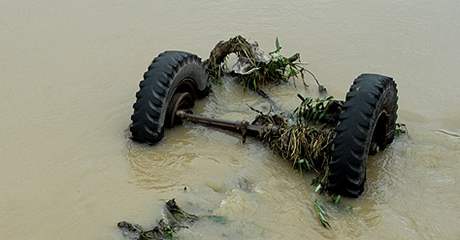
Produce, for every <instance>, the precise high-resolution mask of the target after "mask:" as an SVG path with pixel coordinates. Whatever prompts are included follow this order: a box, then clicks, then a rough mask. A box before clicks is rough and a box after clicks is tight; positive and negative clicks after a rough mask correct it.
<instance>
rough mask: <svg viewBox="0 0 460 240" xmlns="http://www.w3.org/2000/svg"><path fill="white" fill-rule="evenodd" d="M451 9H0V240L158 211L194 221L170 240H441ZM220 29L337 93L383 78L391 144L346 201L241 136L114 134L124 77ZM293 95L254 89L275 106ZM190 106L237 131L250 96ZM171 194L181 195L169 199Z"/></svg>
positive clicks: (131, 93)
mask: <svg viewBox="0 0 460 240" xmlns="http://www.w3.org/2000/svg"><path fill="white" fill-rule="evenodd" d="M459 12H460V2H459V1H454V0H451V1H447V0H446V1H426V0H420V1H401V0H390V1H388V0H385V1H384V0H377V1H356V0H350V1H339V0H328V1H320V0H292V1H242V0H228V1H210V0H195V1H176V0H157V1H147V0H136V1H126V0H110V1H109V0H100V1H89V0H79V1H58V0H42V1H6V0H0V97H1V101H0V163H1V164H0V166H1V167H0V235H1V238H2V239H9V240H12V239H18V240H19V239H66V240H72V239H123V237H122V236H121V234H120V233H119V231H118V230H117V228H116V225H115V224H116V223H117V222H118V221H120V220H127V221H131V222H136V223H140V224H142V225H144V226H147V227H150V226H153V225H154V224H155V223H156V221H158V220H159V219H160V218H161V211H160V208H161V206H162V205H163V204H164V202H165V201H166V200H168V199H171V198H176V199H177V201H178V203H179V204H181V205H183V206H184V208H185V209H187V210H188V211H190V212H193V213H197V214H217V215H222V216H225V217H226V218H227V219H228V221H227V222H226V223H225V224H220V223H214V222H201V223H199V224H198V225H196V226H194V227H193V228H191V229H188V230H184V231H181V233H180V238H181V239H452V240H454V239H459V238H460V229H459V228H458V226H459V224H460V211H459V209H460V201H459V199H460V187H459V186H458V184H459V183H460V178H459V176H460V161H459V156H460V139H459V138H455V137H453V136H449V135H446V134H443V133H440V132H438V131H437V130H439V129H444V130H448V131H453V132H459V131H460V108H459V104H460V81H459V79H458V68H459V66H460V48H459V46H458V39H460V15H459V14H458V13H459ZM235 34H243V35H245V36H246V37H248V38H250V39H253V40H258V41H259V44H260V45H261V47H262V48H263V49H266V50H272V49H273V48H274V46H273V43H274V39H275V38H276V37H277V36H279V38H280V41H281V44H282V45H283V46H284V48H283V51H284V52H285V53H286V54H292V53H295V52H297V51H298V52H300V53H301V55H302V59H303V61H305V62H307V63H309V66H308V68H309V69H310V70H312V71H313V72H315V73H316V74H317V76H318V77H319V79H320V80H321V81H322V83H323V84H324V85H326V86H327V87H328V89H329V92H330V93H331V94H333V95H335V96H337V97H339V98H343V96H344V95H345V93H346V91H347V89H348V88H349V86H350V84H351V82H352V80H353V79H354V78H355V77H356V76H358V75H359V74H360V73H361V72H376V73H382V74H387V75H390V76H393V77H394V78H395V80H396V82H397V83H398V89H399V96H400V98H399V119H398V121H400V122H404V123H406V124H407V125H408V128H409V132H410V134H409V136H404V137H401V138H398V139H397V140H396V141H395V142H394V143H393V144H392V145H391V146H390V147H389V148H388V149H387V150H386V151H385V152H383V153H379V154H377V155H376V156H374V157H372V158H371V159H370V161H369V162H370V163H369V166H368V168H369V169H368V181H367V183H366V190H365V192H364V194H363V196H362V197H361V198H359V199H355V200H350V199H346V200H345V201H343V202H342V203H341V204H340V205H339V206H334V205H332V204H327V203H326V206H327V208H328V210H329V214H330V217H331V219H330V222H331V225H332V229H331V230H327V229H324V228H323V227H322V226H321V225H320V224H319V222H318V219H317V217H316V215H315V211H314V209H313V203H314V201H315V199H317V198H320V197H319V196H318V195H316V194H315V193H313V189H312V187H311V186H310V182H311V180H312V179H313V177H314V175H312V174H304V175H302V174H300V173H299V172H297V171H295V170H293V169H292V168H291V166H290V164H289V163H287V162H285V161H283V160H282V159H280V158H279V157H278V156H276V155H275V154H273V153H272V152H271V151H270V150H269V149H268V148H267V147H265V146H263V145H262V144H260V143H259V142H257V141H256V140H254V139H249V140H248V142H247V143H246V144H242V143H241V139H240V138H239V137H238V136H237V135H234V134H230V133H227V132H222V131H215V130H210V129H206V128H204V127H200V126H194V125H191V124H186V125H184V126H181V127H177V128H175V129H173V130H171V131H168V132H167V133H166V137H165V139H164V141H162V142H161V143H160V144H158V145H156V146H154V147H150V146H144V145H138V144H136V143H133V142H132V141H131V140H130V139H129V131H128V126H129V124H130V115H131V113H132V104H133V103H134V101H135V92H136V91H137V89H138V83H139V81H140V79H141V77H142V73H143V72H144V71H145V69H146V67H147V66H148V64H149V63H150V61H151V60H152V58H153V57H154V56H156V55H157V54H159V53H160V52H162V51H163V50H166V49H181V50H187V51H191V52H194V53H196V54H198V55H200V56H202V57H203V58H206V57H207V56H208V54H209V51H210V49H211V48H212V47H213V46H214V44H215V43H216V42H217V41H219V40H223V39H228V38H229V37H231V36H233V35H235ZM309 82H310V83H311V88H310V89H309V90H305V89H304V88H303V87H299V86H300V85H297V88H296V87H294V86H293V85H283V86H281V87H279V88H273V89H270V91H269V92H270V94H272V95H273V96H274V98H275V100H276V101H278V102H282V104H283V107H284V108H286V110H289V109H291V108H292V107H293V106H295V104H296V103H297V102H298V100H297V99H296V97H295V95H296V94H297V93H302V94H304V95H314V94H315V92H316V91H315V88H314V85H313V82H312V81H310V80H309ZM198 105H199V106H198V107H197V111H198V112H199V113H201V114H204V115H207V116H215V117H221V118H226V119H251V118H252V117H253V116H254V113H253V112H251V111H248V105H250V106H255V107H259V108H264V107H266V106H267V105H266V102H264V101H263V100H262V99H260V98H259V97H257V96H255V95H252V94H250V93H248V92H243V91H242V89H241V88H240V87H239V86H237V85H235V84H232V83H231V82H228V83H226V84H224V85H222V86H219V87H216V88H215V89H214V93H213V94H212V95H211V96H209V97H208V98H207V99H206V100H204V101H201V102H200V103H199V104H198ZM185 187H186V188H187V190H186V191H184V188H185Z"/></svg>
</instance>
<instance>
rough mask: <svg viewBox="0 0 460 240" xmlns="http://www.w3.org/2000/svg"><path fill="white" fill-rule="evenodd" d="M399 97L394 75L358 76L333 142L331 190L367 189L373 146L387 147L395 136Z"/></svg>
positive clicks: (347, 193)
mask: <svg viewBox="0 0 460 240" xmlns="http://www.w3.org/2000/svg"><path fill="white" fill-rule="evenodd" d="M397 101H398V97H397V89H396V84H395V82H394V81H393V79H392V78H390V77H386V76H382V75H377V74H362V75H360V76H359V77H358V78H356V79H355V81H354V82H353V85H352V86H351V87H350V90H349V92H348V93H347V96H346V100H345V104H344V110H343V111H342V113H341V114H340V117H339V122H338V124H337V127H336V136H335V138H334V141H333V143H332V144H333V145H332V157H331V161H330V163H329V177H328V189H329V191H330V192H333V193H337V194H340V195H343V196H348V197H358V196H360V195H361V193H362V192H363V191H364V183H365V181H366V165H367V164H366V162H367V158H368V155H369V151H370V148H371V147H372V146H378V148H376V149H384V148H385V147H386V146H387V145H388V144H390V143H391V142H392V141H393V139H394V131H395V124H396V118H397V115H396V111H397V108H398V106H397Z"/></svg>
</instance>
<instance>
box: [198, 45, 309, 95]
mask: <svg viewBox="0 0 460 240" xmlns="http://www.w3.org/2000/svg"><path fill="white" fill-rule="evenodd" d="M281 49H282V47H281V45H280V43H279V40H278V38H277V39H276V41H275V50H274V51H272V52H270V53H269V54H268V55H266V54H264V52H263V51H261V50H260V49H259V46H258V44H257V42H254V43H250V42H248V41H247V40H246V39H245V38H244V37H242V36H236V37H233V38H231V39H229V40H228V41H220V42H219V43H217V45H216V46H215V47H214V49H213V50H212V51H211V54H210V56H209V59H208V60H206V62H205V64H206V65H207V69H208V72H209V74H210V77H211V79H212V80H213V81H214V82H218V81H220V80H221V78H222V76H223V75H224V74H225V72H226V70H227V71H228V66H225V60H226V58H227V57H228V56H229V55H230V54H236V56H237V58H238V64H239V65H240V66H241V71H238V72H232V73H231V74H232V75H233V76H234V77H236V79H237V80H238V81H239V82H240V83H241V85H243V86H244V87H245V88H249V89H251V90H254V91H257V90H259V89H260V88H261V87H263V86H266V85H268V84H279V83H282V82H288V81H290V80H292V81H295V80H294V79H299V78H300V79H302V81H303V83H304V85H307V84H306V83H305V81H304V73H305V72H306V71H307V70H306V69H305V68H304V67H303V65H304V64H303V63H302V62H301V60H300V54H299V53H296V54H294V55H292V56H291V57H286V56H284V55H282V54H281ZM230 70H231V69H230ZM308 72H309V71H308ZM309 73H310V74H311V72H309Z"/></svg>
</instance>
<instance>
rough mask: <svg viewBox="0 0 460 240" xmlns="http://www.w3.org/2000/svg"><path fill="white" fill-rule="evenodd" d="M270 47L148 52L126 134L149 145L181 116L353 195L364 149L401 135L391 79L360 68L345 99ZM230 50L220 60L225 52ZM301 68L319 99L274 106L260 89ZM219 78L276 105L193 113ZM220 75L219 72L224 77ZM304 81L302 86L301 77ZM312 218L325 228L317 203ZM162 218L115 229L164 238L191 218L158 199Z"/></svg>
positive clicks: (358, 189)
mask: <svg viewBox="0 0 460 240" xmlns="http://www.w3.org/2000/svg"><path fill="white" fill-rule="evenodd" d="M275 47H276V49H275V50H274V51H272V52H270V53H269V54H265V53H264V52H263V51H262V50H261V49H260V48H259V46H258V44H257V43H256V42H254V43H250V42H248V41H247V40H246V39H245V38H243V37H241V36H236V37H234V38H231V39H229V40H228V41H221V42H219V43H217V45H216V46H215V48H214V49H213V50H212V51H211V54H210V56H209V59H207V60H206V61H204V62H203V61H201V59H200V58H199V57H198V56H196V55H194V54H191V53H187V52H182V51H166V52H163V53H161V54H160V55H159V56H158V57H156V58H155V59H154V60H153V62H152V63H151V65H150V66H149V67H148V70H147V72H145V73H144V79H143V80H142V81H141V82H140V84H139V87H140V90H139V91H138V92H137V93H136V103H135V104H134V106H133V107H134V113H133V115H132V116H131V120H132V124H131V126H130V131H131V134H132V139H133V140H134V141H137V142H140V143H148V144H155V143H157V142H159V141H160V140H161V139H162V138H163V136H164V134H165V128H173V127H175V126H177V125H179V124H181V123H182V122H184V121H187V122H192V123H196V124H201V125H205V126H210V127H213V128H218V129H223V130H228V131H232V132H235V133H239V134H241V136H242V138H243V142H244V141H245V139H246V137H247V136H251V137H255V138H258V139H260V140H261V141H262V142H264V143H266V144H267V145H268V146H269V147H270V148H271V149H272V150H273V151H274V152H276V153H278V154H279V155H280V156H281V157H282V158H284V159H286V160H288V161H290V162H292V165H293V166H294V167H296V168H298V169H300V170H301V171H302V170H313V171H314V172H316V173H317V175H318V176H317V178H316V179H315V180H314V183H315V185H316V186H317V187H316V191H319V190H321V191H322V192H328V193H330V195H331V196H333V197H335V201H336V202H337V200H339V199H340V196H347V197H355V198H356V197H359V196H360V195H361V194H362V192H363V190H364V183H365V181H366V165H367V164H366V162H367V159H368V155H369V154H375V153H377V152H378V151H381V150H383V149H385V148H386V147H387V146H388V145H389V144H390V143H391V142H392V141H393V139H394V138H395V135H397V134H399V133H404V132H405V129H404V125H403V124H397V123H396V118H397V109H398V106H397V101H398V97H397V89H396V84H395V82H394V81H393V79H392V78H391V77H387V76H383V75H379V74H370V73H367V74H361V75H359V76H358V77H357V78H356V79H355V80H354V81H353V83H352V85H351V87H350V89H349V91H348V93H347V95H346V97H345V100H343V101H342V100H336V99H334V98H333V97H331V96H327V91H326V88H325V87H324V86H322V85H321V84H320V83H319V81H318V79H317V78H316V77H315V75H314V74H313V73H312V72H310V71H308V70H307V69H306V68H304V67H303V64H302V63H301V62H300V54H298V53H296V54H294V55H292V56H291V57H285V56H283V55H282V54H281V49H282V47H281V46H280V44H279V41H278V39H277V40H276V44H275ZM231 55H233V56H234V57H235V56H236V58H237V61H236V63H234V64H233V66H230V67H229V66H228V64H227V63H226V60H227V59H228V58H229V56H231ZM304 73H307V74H309V75H311V76H312V77H313V79H314V80H315V81H316V84H317V85H318V90H319V93H320V96H321V97H320V98H318V99H312V98H308V97H303V96H301V95H298V98H299V99H300V104H299V106H298V107H297V108H296V109H295V110H294V111H292V112H282V111H281V109H280V108H279V107H278V106H277V104H276V103H275V102H274V101H273V100H272V99H271V98H270V96H269V95H268V94H267V93H266V92H264V90H263V88H264V86H267V85H276V84H282V83H284V82H289V81H291V80H292V81H294V84H295V79H296V78H301V79H302V80H304ZM223 76H230V77H232V78H233V79H236V81H237V82H239V83H240V84H241V85H242V86H243V88H245V89H249V90H250V91H254V92H256V93H257V94H258V95H260V96H261V97H263V98H265V99H266V100H267V101H268V102H269V103H270V104H271V106H272V109H276V111H275V112H272V111H270V112H268V113H263V112H261V111H259V110H256V109H252V108H251V109H252V110H254V111H256V112H257V113H258V115H257V117H256V118H255V119H254V120H253V121H251V122H249V121H246V120H242V121H227V120H222V119H214V118H207V117H204V116H199V115H196V114H194V113H193V107H194V103H195V100H196V99H199V98H204V97H206V96H207V95H208V94H209V93H210V91H211V88H212V85H214V84H219V82H221V81H223V79H224V78H223ZM226 79H227V78H226ZM303 83H304V85H305V86H308V85H307V84H306V83H305V81H304V82H303ZM316 203H317V202H315V207H317V208H318V209H319V214H318V215H319V218H320V222H321V223H322V224H323V226H325V227H330V226H329V223H328V222H327V219H326V217H325V213H324V210H323V209H322V207H321V206H320V205H319V204H316ZM166 210H167V212H169V213H171V214H169V216H170V218H169V219H167V220H161V221H160V222H159V223H158V226H157V227H155V228H154V229H153V230H149V231H144V230H143V229H142V228H141V227H140V226H139V225H135V224H130V223H127V222H120V223H119V224H118V227H119V228H120V229H121V230H122V232H123V233H124V234H125V235H126V236H128V237H129V238H130V239H132V240H134V239H149V240H154V239H171V237H172V234H173V233H174V232H176V231H177V230H179V229H180V228H183V227H188V226H190V225H191V224H192V223H193V222H195V221H197V220H198V219H199V218H198V217H197V216H195V215H191V214H188V213H186V212H184V211H182V210H181V209H180V208H179V207H177V205H176V203H175V202H174V201H173V200H171V201H169V202H168V203H167V204H166Z"/></svg>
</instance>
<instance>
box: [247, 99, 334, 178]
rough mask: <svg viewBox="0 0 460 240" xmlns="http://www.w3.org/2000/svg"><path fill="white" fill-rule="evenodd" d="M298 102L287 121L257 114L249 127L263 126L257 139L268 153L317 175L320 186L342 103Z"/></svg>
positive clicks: (324, 101)
mask: <svg viewBox="0 0 460 240" xmlns="http://www.w3.org/2000/svg"><path fill="white" fill-rule="evenodd" d="M299 98H300V99H301V103H300V104H299V106H298V107H297V108H296V109H295V110H294V111H293V113H292V114H290V115H291V118H285V117H282V116H280V115H276V114H271V113H268V114H264V113H261V112H259V115H258V116H257V117H256V119H255V120H254V122H253V124H257V125H262V126H266V127H265V128H264V129H265V131H264V133H263V134H262V136H261V138H262V140H263V141H264V142H265V143H266V144H268V145H269V146H270V148H271V149H273V150H274V151H275V152H276V153H278V154H279V155H280V156H281V157H282V158H284V159H286V160H288V161H289V162H291V163H292V166H293V167H295V168H298V169H300V171H302V172H303V171H311V170H313V171H315V172H316V173H318V176H319V177H318V178H317V180H316V181H318V182H319V183H322V184H323V185H324V184H326V181H327V168H328V164H329V160H330V157H331V156H330V153H331V150H330V148H331V144H332V140H333V139H334V136H335V131H334V128H335V125H336V123H337V121H338V112H340V109H341V108H342V102H341V101H337V100H334V99H333V98H332V97H327V98H317V99H313V98H304V97H302V96H300V95H299ZM271 126H278V127H277V128H273V127H271Z"/></svg>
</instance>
